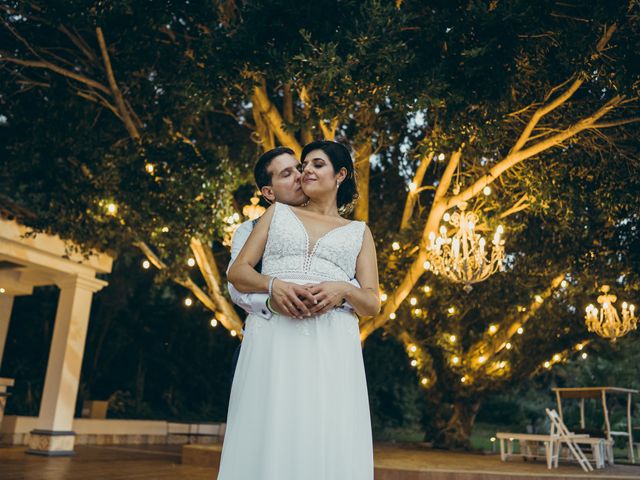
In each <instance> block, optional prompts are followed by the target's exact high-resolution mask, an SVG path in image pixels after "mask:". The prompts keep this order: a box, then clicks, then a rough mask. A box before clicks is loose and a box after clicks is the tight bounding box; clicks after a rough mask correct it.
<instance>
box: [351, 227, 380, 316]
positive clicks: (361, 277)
mask: <svg viewBox="0 0 640 480" xmlns="http://www.w3.org/2000/svg"><path fill="white" fill-rule="evenodd" d="M356 280H358V282H360V288H358V287H356V286H355V285H353V284H352V283H348V284H347V285H348V286H347V289H346V292H345V295H344V299H345V300H346V301H347V302H349V303H350V304H351V305H352V306H353V309H354V310H355V312H356V313H357V314H358V315H363V316H367V317H368V316H373V315H377V314H378V313H379V312H380V285H379V282H378V259H377V257H376V246H375V243H374V242H373V235H371V230H369V227H365V231H364V238H363V239H362V248H361V249H360V254H359V255H358V260H357V262H356Z"/></svg>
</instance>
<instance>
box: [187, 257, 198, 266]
mask: <svg viewBox="0 0 640 480" xmlns="http://www.w3.org/2000/svg"><path fill="white" fill-rule="evenodd" d="M195 264H196V261H195V260H194V259H193V258H190V259H189V260H187V265H189V266H190V267H193V266H194V265H195Z"/></svg>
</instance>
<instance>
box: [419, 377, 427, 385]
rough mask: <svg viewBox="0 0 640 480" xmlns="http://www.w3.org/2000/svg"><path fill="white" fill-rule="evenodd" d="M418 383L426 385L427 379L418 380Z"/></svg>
mask: <svg viewBox="0 0 640 480" xmlns="http://www.w3.org/2000/svg"><path fill="white" fill-rule="evenodd" d="M420 383H422V385H426V384H427V383H429V379H428V378H423V379H422V380H420Z"/></svg>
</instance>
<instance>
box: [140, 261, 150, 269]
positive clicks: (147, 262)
mask: <svg viewBox="0 0 640 480" xmlns="http://www.w3.org/2000/svg"><path fill="white" fill-rule="evenodd" d="M150 266H151V262H149V260H143V261H142V268H144V269H145V270H148V269H149V267H150Z"/></svg>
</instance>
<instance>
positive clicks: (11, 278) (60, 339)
mask: <svg viewBox="0 0 640 480" xmlns="http://www.w3.org/2000/svg"><path fill="white" fill-rule="evenodd" d="M28 231H29V229H28V228H27V227H25V226H24V225H22V224H20V223H19V222H17V221H16V220H9V219H8V218H7V214H6V212H3V211H2V209H0V365H1V364H2V356H3V353H4V346H5V343H6V340H7V333H8V330H9V321H10V318H11V310H12V307H13V301H14V298H15V297H16V296H18V295H30V294H31V293H32V292H33V288H34V287H37V286H43V285H56V286H57V287H58V288H59V289H60V296H59V299H58V307H57V310H56V318H55V325H54V329H53V337H52V340H51V348H50V351H49V360H48V363H47V373H46V377H45V383H44V389H43V392H42V401H41V403H40V412H39V415H38V420H37V423H36V428H35V429H34V430H32V431H31V433H30V440H29V449H28V450H27V453H33V454H37V455H48V456H64V455H72V454H73V453H74V452H73V447H74V439H75V433H74V432H73V431H72V426H73V415H74V411H75V405H76V399H77V393H78V383H79V380H80V369H81V366H82V357H83V354H84V345H85V338H86V334H87V327H88V324H89V313H90V310H91V300H92V297H93V293H94V292H97V291H98V290H100V289H102V288H103V287H105V286H106V285H107V282H105V281H104V280H100V279H98V278H96V274H98V273H109V272H111V266H112V262H113V259H112V258H111V257H110V256H109V255H106V254H104V253H95V254H92V255H91V256H90V257H89V258H88V259H85V258H84V257H83V256H82V255H80V254H75V253H70V254H69V251H68V248H65V247H69V245H71V243H70V242H68V241H64V240H62V239H60V237H58V236H53V235H48V234H43V233H40V234H37V235H36V236H35V237H33V236H29V237H25V234H26V233H27V232H28ZM7 380H9V382H8V384H10V383H11V382H10V380H11V379H5V383H7V382H6V381H7ZM16 380H17V381H18V382H19V381H20V379H16Z"/></svg>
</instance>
